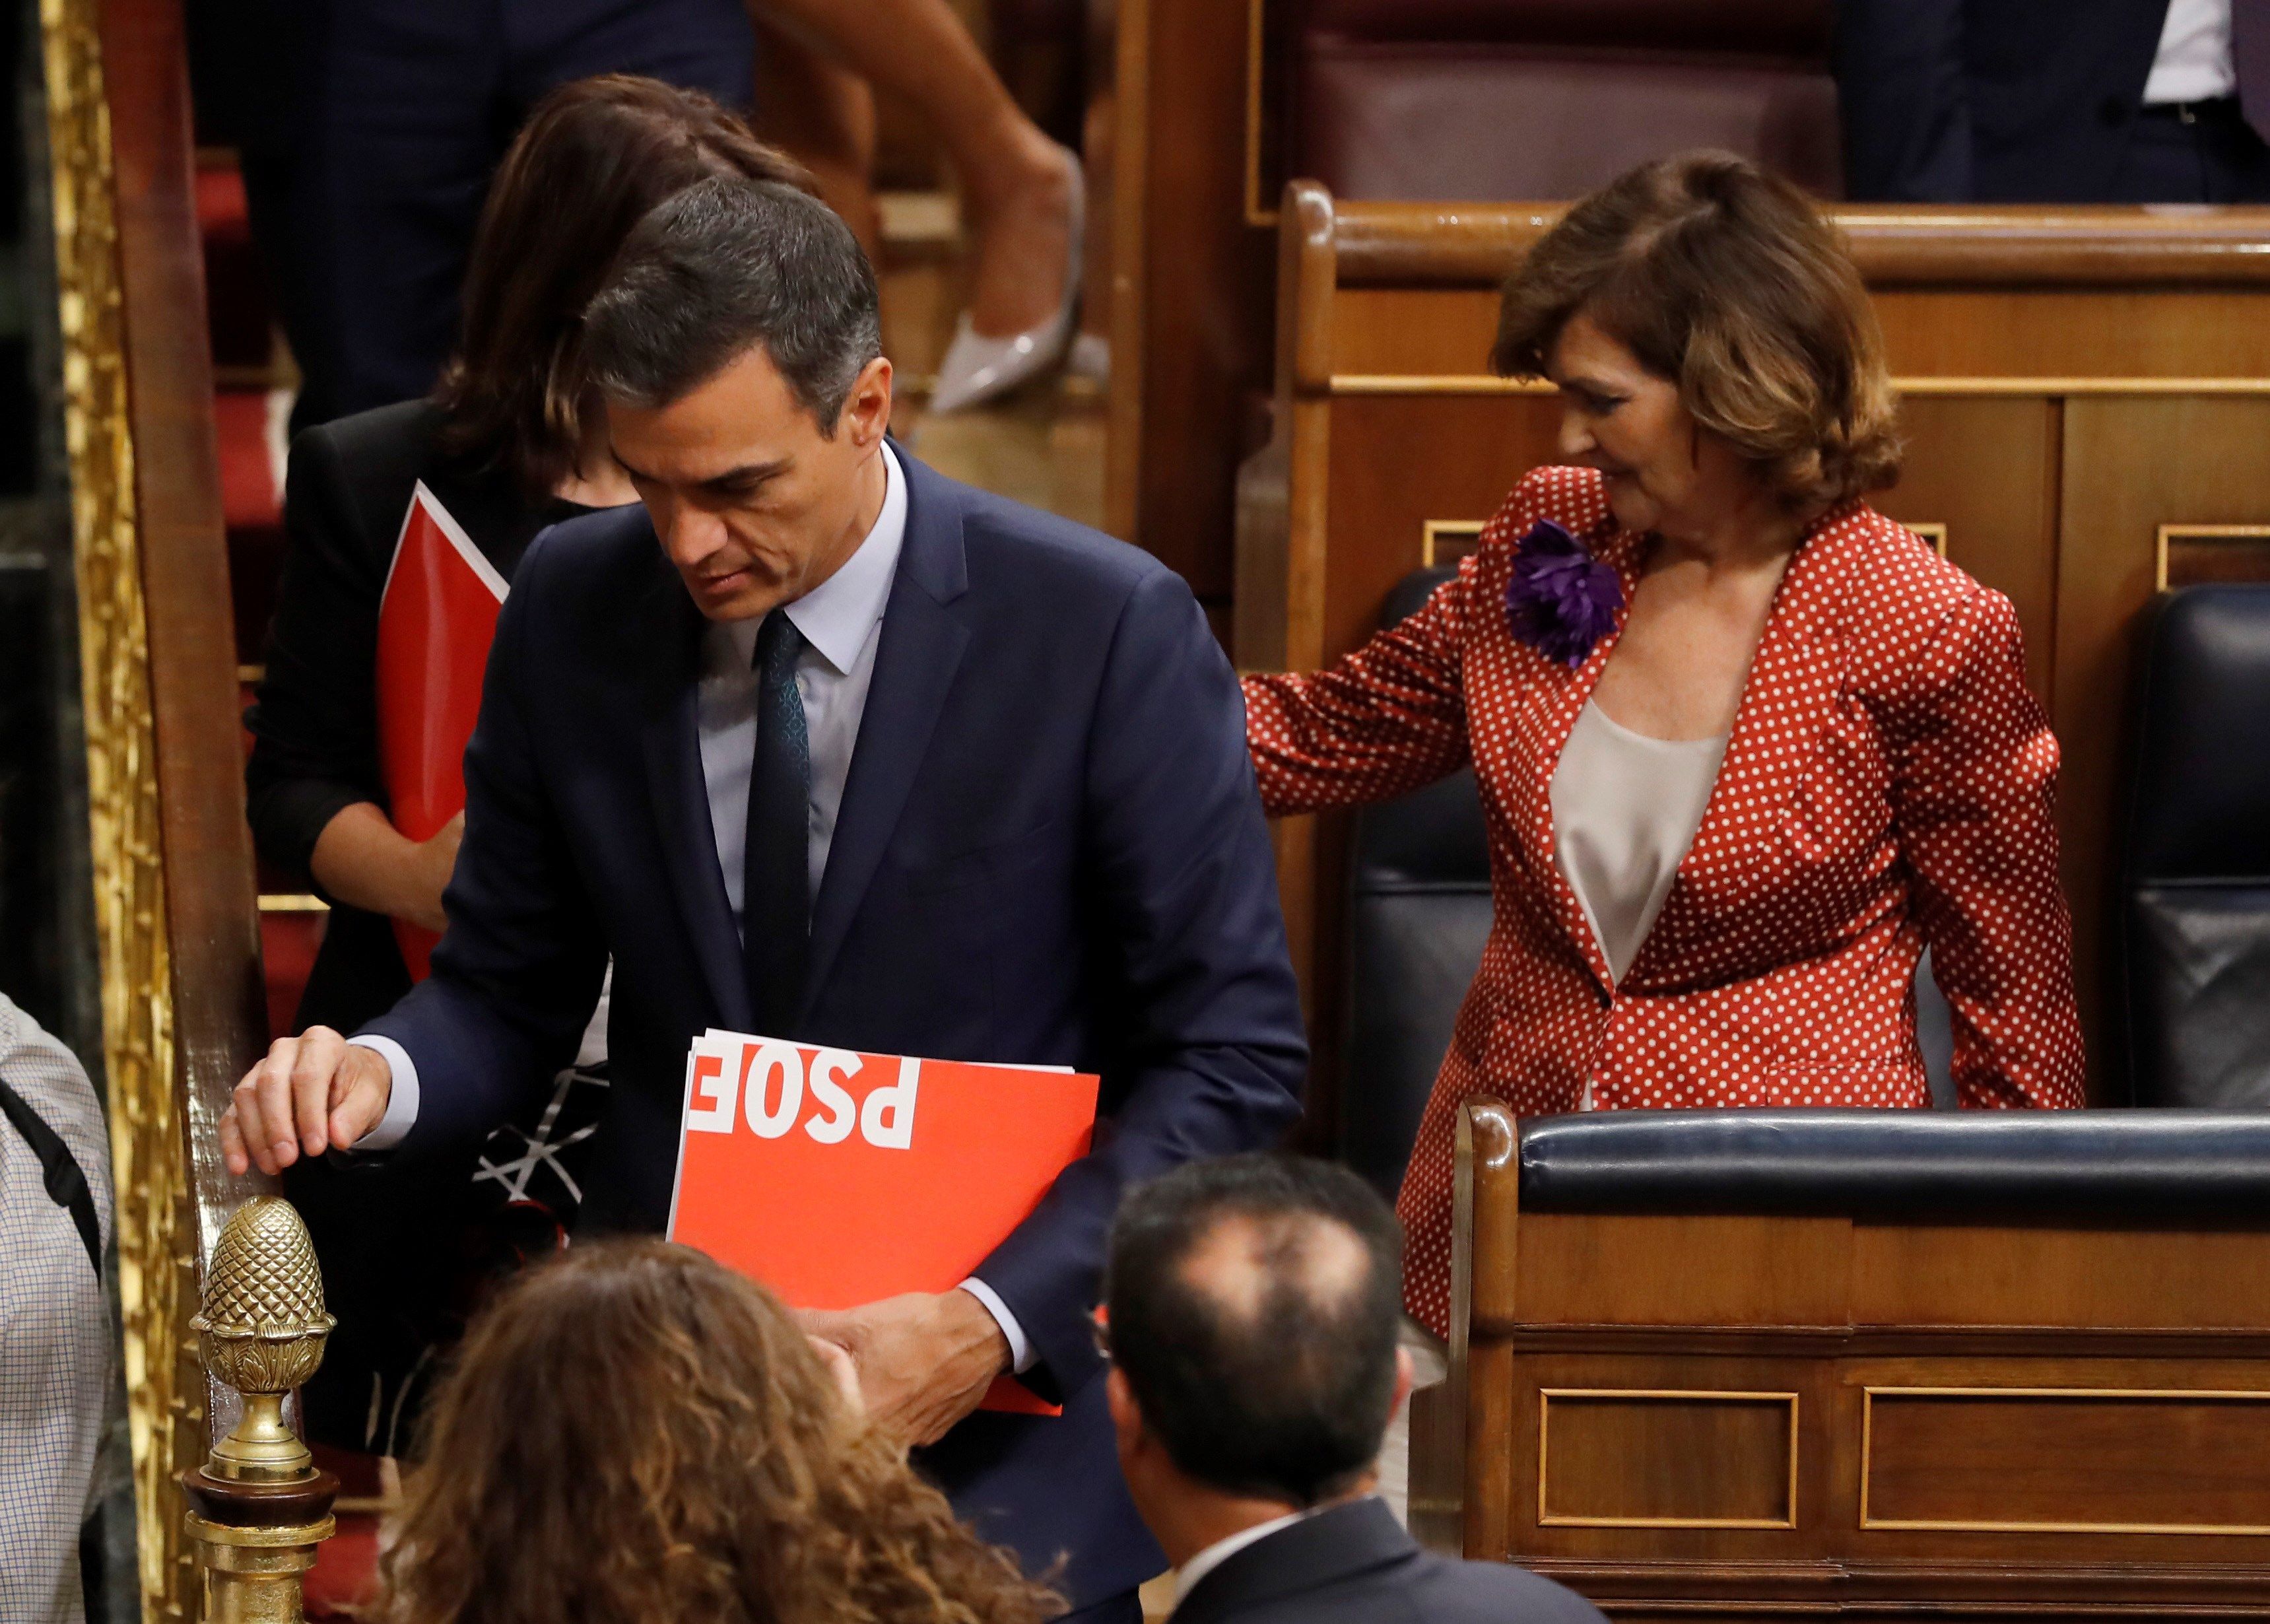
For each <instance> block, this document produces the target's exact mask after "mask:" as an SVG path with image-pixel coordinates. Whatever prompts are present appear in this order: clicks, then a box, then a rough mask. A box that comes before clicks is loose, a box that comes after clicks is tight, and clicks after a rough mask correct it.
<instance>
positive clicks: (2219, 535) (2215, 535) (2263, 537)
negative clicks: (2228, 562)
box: [2152, 524, 2270, 592]
mask: <svg viewBox="0 0 2270 1624" xmlns="http://www.w3.org/2000/svg"><path fill="white" fill-rule="evenodd" d="M2181 541H2208V542H2239V541H2254V542H2260V543H2263V544H2264V545H2265V546H2266V548H2270V524H2162V526H2160V530H2159V535H2158V537H2157V538H2156V539H2155V541H2154V543H2153V547H2152V583H2153V587H2154V590H2156V591H2161V592H2164V591H2166V590H2168V583H2169V572H2168V558H2169V553H2170V550H2171V549H2172V547H2173V545H2174V544H2175V543H2177V542H2181ZM2185 584H2186V585H2188V584H2190V583H2189V582H2186V583H2185Z"/></svg>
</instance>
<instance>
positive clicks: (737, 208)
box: [583, 175, 883, 436]
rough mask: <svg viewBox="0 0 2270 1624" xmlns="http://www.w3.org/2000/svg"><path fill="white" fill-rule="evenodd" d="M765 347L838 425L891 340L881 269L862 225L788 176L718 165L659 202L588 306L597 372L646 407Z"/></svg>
mask: <svg viewBox="0 0 2270 1624" xmlns="http://www.w3.org/2000/svg"><path fill="white" fill-rule="evenodd" d="M759 345H762V346H763V348H764V352H765V353H766V355H767V356H768V357H769V358H770V359H771V360H772V363H773V365H774V366H775V367H778V368H779V369H780V374H781V376H782V377H783V378H784V379H785V380H787V382H788V386H789V389H790V391H792V392H793V393H794V394H795V396H796V399H797V404H799V405H801V406H803V407H804V408H805V410H806V411H808V412H811V413H812V416H813V417H814V418H815V419H818V421H819V424H820V433H821V434H827V435H830V436H833V435H834V434H835V423H836V419H838V418H839V417H841V416H842V412H843V403H844V402H845V401H846V400H847V399H849V397H850V393H851V386H852V385H853V384H854V383H856V382H857V381H858V378H859V374H860V372H861V370H862V369H863V368H864V367H866V365H867V363H868V362H869V361H872V360H874V359H875V358H876V357H877V356H879V355H880V354H881V353H882V352H883V324H882V315H881V305H880V302H879V300H878V299H877V297H876V292H875V272H874V269H873V267H872V266H871V265H869V264H868V263H867V256H866V255H865V254H864V253H863V252H862V251H861V250H860V248H859V243H858V240H857V238H855V237H854V236H852V234H851V228H850V227H849V226H846V225H845V224H844V223H843V222H842V220H841V219H837V218H836V216H835V212H834V211H832V210H830V209H829V208H828V207H827V204H823V203H821V202H820V201H819V200H818V199H817V198H813V197H806V196H805V194H804V193H802V192H800V191H798V190H797V189H795V188H794V187H792V186H783V185H781V184H780V183H778V182H770V181H753V180H749V179H746V178H744V177H742V176H739V175H719V176H716V177H714V178H712V179H709V180H706V181H701V182H696V183H694V185H692V186H689V187H687V188H686V189H685V190H683V191H681V192H679V193H678V194H677V195H676V196H675V197H670V198H667V199H665V200H664V202H662V203H660V204H657V205H656V206H655V207H654V208H653V209H652V210H651V211H649V212H648V214H647V215H646V217H645V218H644V219H642V220H640V221H639V223H638V225H637V226H634V228H633V229H632V231H631V234H630V236H629V237H628V239H627V240H626V241H624V243H623V246H622V248H621V250H620V251H619V253H618V254H617V255H616V256H615V262H614V264H613V265H612V267H611V268H610V269H609V271H608V272H607V278H606V280H605V283H603V284H602V285H601V286H600V288H599V291H598V293H597V294H595V295H594V296H593V297H592V300H591V302H590V305H589V306H587V307H586V308H585V309H584V312H583V358H584V363H585V365H586V367H588V368H589V370H590V378H591V382H593V383H594V384H595V385H596V386H597V389H598V390H599V392H600V393H601V394H602V395H604V396H605V397H607V398H608V399H610V400H619V401H621V402H624V403H625V404H629V405H634V406H638V407H641V408H642V409H645V410H652V409H654V408H656V407H659V406H666V405H668V404H670V403H671V402H672V401H675V400H679V399H683V398H684V397H686V395H687V394H689V393H690V392H692V391H693V390H694V389H696V388H698V387H699V386H701V384H703V383H706V382H708V381H709V380H710V379H711V378H714V377H716V375H717V374H718V373H720V372H721V371H723V369H724V368H725V367H727V366H728V365H729V364H731V362H733V361H735V360H739V359H740V358H741V357H742V356H743V355H745V354H746V353H747V352H749V351H750V350H752V349H754V348H756V347H757V346H759Z"/></svg>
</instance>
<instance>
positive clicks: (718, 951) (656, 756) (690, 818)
mask: <svg viewBox="0 0 2270 1624" xmlns="http://www.w3.org/2000/svg"><path fill="white" fill-rule="evenodd" d="M649 621H650V623H651V624H652V625H653V626H654V627H655V641H654V644H653V646H654V647H656V648H658V649H667V650H669V651H670V655H669V657H666V658H664V659H659V660H657V661H656V662H655V663H654V666H653V668H652V671H653V675H652V677H651V679H649V682H648V684H647V692H646V695H645V700H644V703H643V705H642V716H641V723H640V731H641V739H640V743H641V745H642V748H643V750H644V752H645V754H646V782H647V790H648V792H649V796H650V797H651V798H652V800H653V802H654V816H655V823H656V826H657V832H658V833H659V834H660V836H661V843H662V861H663V867H664V870H665V871H667V872H668V874H669V876H670V890H671V898H672V900H673V901H675V902H676V903H677V906H678V911H679V917H680V918H681V919H682V920H683V922H684V923H685V925H686V934H687V935H688V936H689V937H691V938H692V939H693V944H694V958H695V959H696V960H698V961H699V962H700V963H701V975H702V978H703V980H705V981H706V982H708V985H709V992H710V996H711V997H714V998H715V999H716V1007H717V1012H718V1017H719V1020H720V1021H721V1022H722V1024H723V1025H724V1026H725V1027H728V1028H730V1029H732V1030H735V1031H746V1030H747V1029H748V1025H749V1019H750V1011H749V992H748V984H747V978H746V976H745V975H743V973H742V968H741V937H740V932H739V931H737V930H736V929H735V928H734V925H733V905H732V902H731V900H730V899H729V898H728V897H727V896H726V894H725V877H724V875H723V872H722V871H720V870H719V868H718V866H717V836H716V830H715V829H714V828H713V827H711V825H710V821H709V787H708V782H707V781H705V780H704V779H703V777H702V775H701V742H700V738H699V736H698V734H697V732H696V730H695V722H694V694H695V691H696V687H697V685H698V683H699V681H700V679H701V629H702V626H703V624H704V623H703V621H702V619H701V612H700V611H699V610H697V609H696V608H695V607H694V600H693V599H691V598H690V597H687V596H686V591H685V589H684V588H683V587H682V586H681V585H680V584H679V581H678V577H677V576H676V575H674V574H671V573H670V572H668V571H666V570H665V571H664V578H663V579H661V580H660V581H658V582H657V586H656V589H655V591H654V593H653V595H652V597H651V598H650V600H649Z"/></svg>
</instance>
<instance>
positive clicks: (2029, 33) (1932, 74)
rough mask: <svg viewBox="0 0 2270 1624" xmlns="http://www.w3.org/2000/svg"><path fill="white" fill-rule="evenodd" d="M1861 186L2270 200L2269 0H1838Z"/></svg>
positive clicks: (1852, 184) (1903, 192) (1928, 198)
mask: <svg viewBox="0 0 2270 1624" xmlns="http://www.w3.org/2000/svg"><path fill="white" fill-rule="evenodd" d="M1835 56H1836V93H1837V100H1838V103H1839V105H1840V108H1841V109H1842V112H1843V123H1844V186H1845V193H1846V195H1847V196H1848V197H1854V198H1857V199H1861V200H1864V201H1872V202H1903V203H2259V202H2263V201H2266V200H2270V146H2266V145H2264V137H2265V135H2266V134H2270V0H1838V4H1837V6H1836V45H1835Z"/></svg>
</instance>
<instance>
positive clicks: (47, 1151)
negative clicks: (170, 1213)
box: [0, 994, 116, 1624]
mask: <svg viewBox="0 0 2270 1624" xmlns="http://www.w3.org/2000/svg"><path fill="white" fill-rule="evenodd" d="M109 1238H110V1134H109V1127H108V1123H107V1122H106V1121H105V1119H104V1117H103V1113H102V1101H101V1100H100V1098H98V1097H97V1096H96V1094H95V1092H94V1085H93V1083H90V1082H89V1081H87V1077H86V1073H85V1072H84V1071H83V1070H81V1069H80V1067H79V1064H78V1060H77V1058H75V1057H73V1056H72V1054H71V1052H70V1050H69V1049H65V1048H64V1047H63V1045H62V1044H61V1043H58V1042H56V1040H55V1039H54V1038H52V1037H50V1036H48V1034H47V1033H45V1032H43V1031H41V1029H40V1027H39V1024H38V1023H37V1022H36V1021H34V1020H33V1019H32V1018H31V1017H30V1016H29V1015H26V1013H25V1012H23V1011H22V1010H20V1009H19V1008H17V1007H16V1005H15V1003H14V1002H13V1001H12V1000H11V999H10V998H9V997H7V996H6V995H4V994H0V1619H4V1620H8V1621H9V1624H78V1621H79V1620H81V1619H82V1618H84V1617H85V1600H84V1598H83V1597H82V1596H81V1595H80V1593H79V1529H80V1525H81V1524H83V1523H84V1522H85V1520H86V1515H87V1485H88V1482H89V1481H90V1479H92V1478H93V1472H94V1458H95V1451H96V1450H97V1448H98V1447H99V1445H100V1442H101V1438H102V1420H103V1405H104V1401H105V1400H106V1399H107V1398H108V1396H109V1389H110V1368H111V1365H110V1361H111V1359H112V1357H113V1353H112V1349H113V1348H114V1347H115V1346H116V1343H115V1332H114V1331H113V1330H112V1328H111V1324H110V1304H109V1300H108V1296H107V1295H106V1294H105V1293H104V1291H103V1286H102V1254H103V1249H104V1247H105V1246H106V1245H107V1244H108V1242H109Z"/></svg>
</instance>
